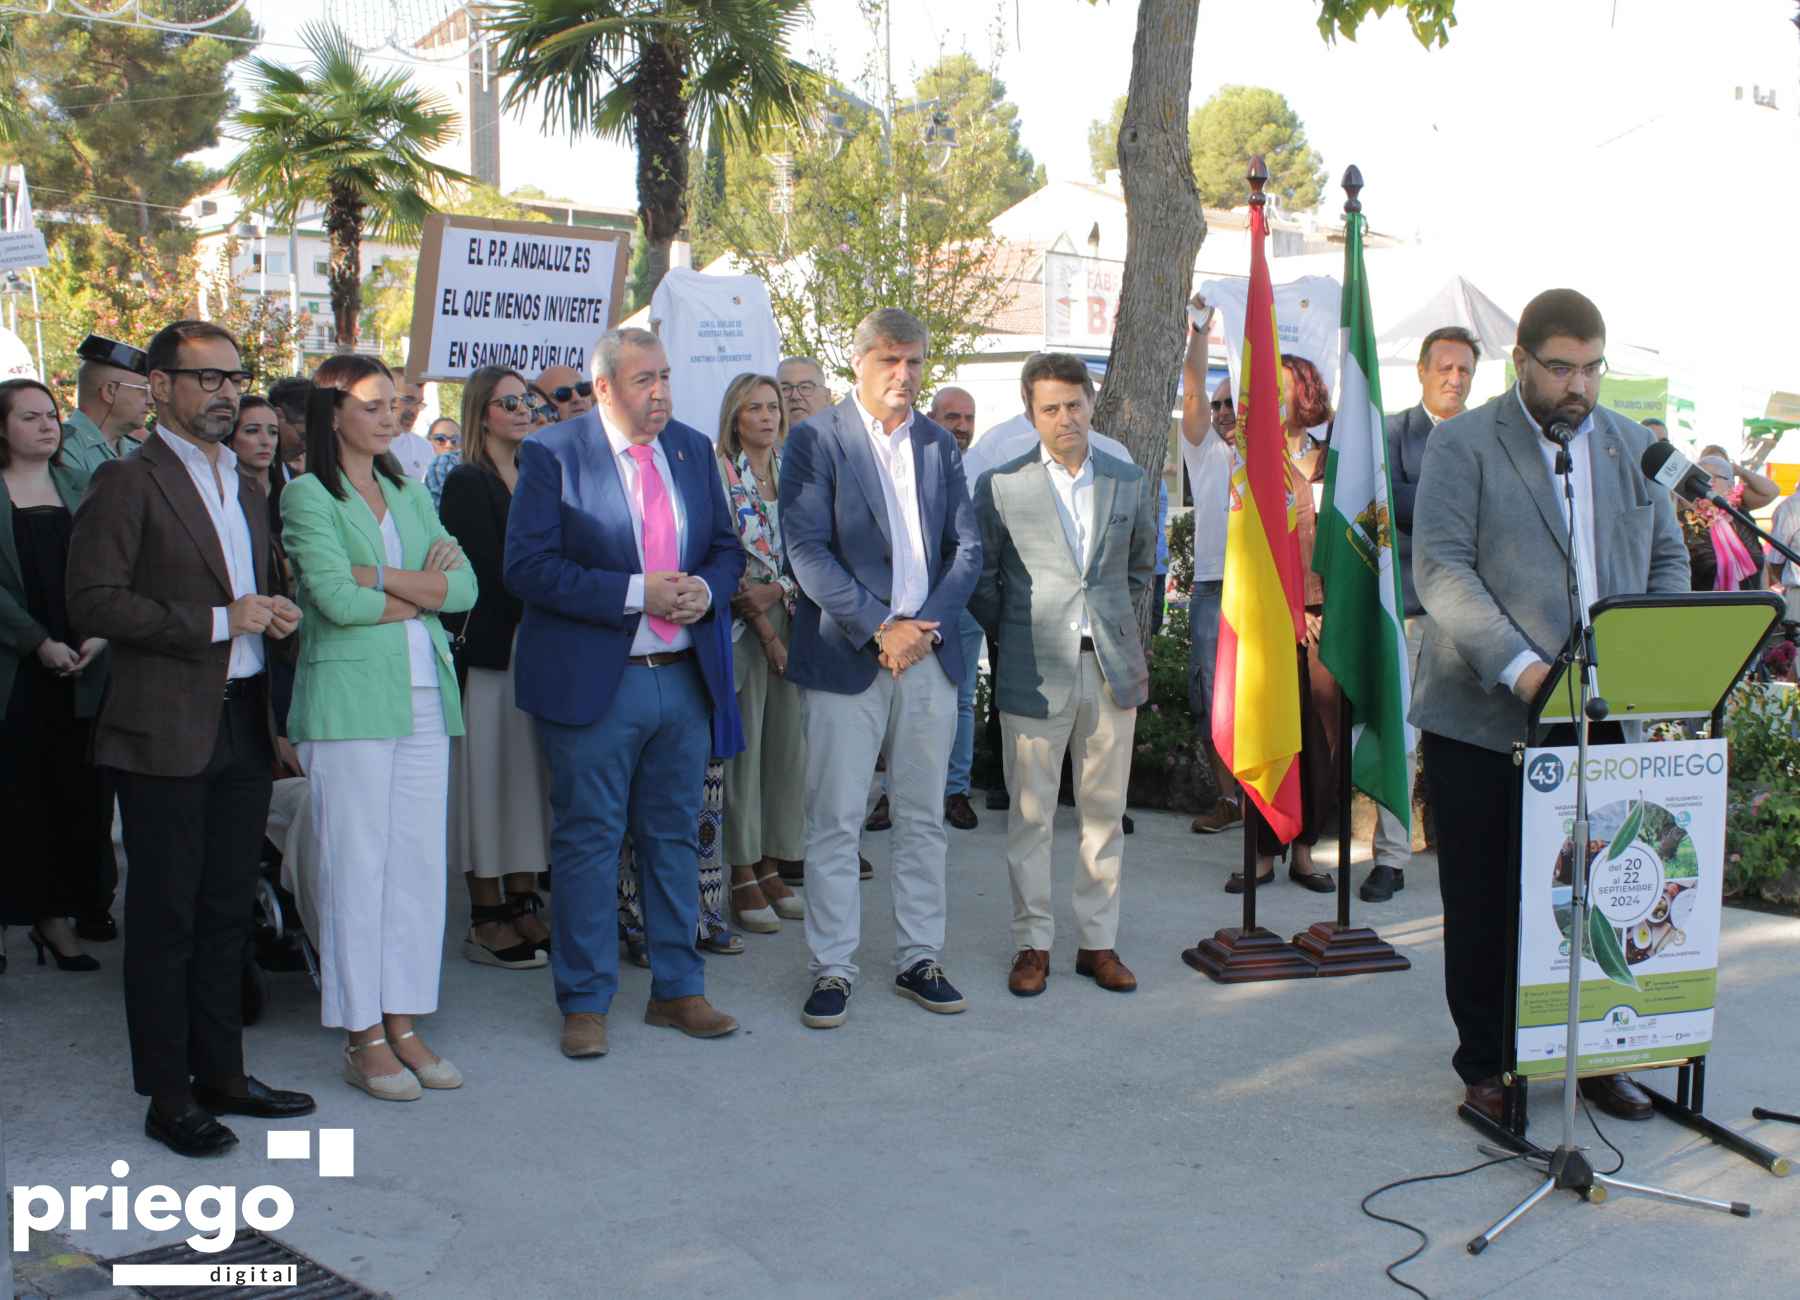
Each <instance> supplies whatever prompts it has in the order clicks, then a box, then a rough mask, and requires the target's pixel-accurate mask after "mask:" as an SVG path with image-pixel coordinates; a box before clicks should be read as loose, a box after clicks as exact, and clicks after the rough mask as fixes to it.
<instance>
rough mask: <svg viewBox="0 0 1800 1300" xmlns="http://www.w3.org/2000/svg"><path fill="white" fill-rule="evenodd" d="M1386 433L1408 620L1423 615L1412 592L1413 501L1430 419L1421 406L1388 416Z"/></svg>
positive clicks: (1403, 604)
mask: <svg viewBox="0 0 1800 1300" xmlns="http://www.w3.org/2000/svg"><path fill="white" fill-rule="evenodd" d="M1385 428H1386V431H1387V454H1388V478H1389V496H1390V504H1391V505H1392V506H1393V511H1394V535H1395V537H1396V538H1397V539H1398V540H1399V543H1400V549H1399V559H1400V590H1401V597H1402V608H1404V609H1405V611H1406V616H1407V617H1408V618H1417V617H1418V616H1419V615H1421V614H1423V613H1424V612H1425V606H1424V605H1422V604H1420V602H1419V594H1418V592H1417V591H1416V590H1414V588H1413V568H1412V548H1413V500H1414V498H1415V497H1416V496H1417V495H1418V491H1419V475H1420V474H1422V473H1423V472H1424V469H1425V439H1427V438H1428V437H1430V436H1431V417H1430V416H1429V415H1427V414H1426V413H1425V405H1424V403H1422V402H1421V403H1420V404H1419V405H1418V406H1415V407H1412V408H1410V409H1409V410H1405V411H1401V412H1399V413H1398V414H1396V415H1390V416H1388V417H1387V420H1386V422H1385Z"/></svg>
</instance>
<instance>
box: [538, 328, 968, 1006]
mask: <svg viewBox="0 0 1800 1300" xmlns="http://www.w3.org/2000/svg"><path fill="white" fill-rule="evenodd" d="M925 347H926V334H925V327H924V326H923V325H921V324H920V323H919V322H918V321H917V320H916V319H915V318H914V317H912V316H910V315H908V314H907V313H906V312H904V311H900V310H898V309H897V308H883V309H882V310H880V311H875V312H871V313H870V314H869V315H868V316H866V317H864V318H863V321H862V323H861V324H859V325H858V326H857V327H856V333H855V336H854V338H853V340H852V342H851V368H852V369H853V370H854V371H855V374H856V386H855V387H854V388H853V389H852V390H851V393H850V396H849V397H847V398H845V399H844V400H843V401H842V402H839V403H838V404H837V405H836V406H834V407H832V408H830V409H829V410H825V411H821V412H819V413H818V414H817V415H815V416H813V417H812V418H811V419H809V420H807V421H806V422H805V423H803V424H801V425H799V426H798V427H797V428H795V429H794V430H793V431H792V432H791V433H789V434H788V440H787V448H786V450H785V452H784V453H783V457H782V467H781V526H782V533H783V535H784V540H785V542H786V545H787V557H788V565H789V567H790V568H791V569H792V570H793V573H794V577H795V579H796V581H798V583H799V584H800V592H801V596H800V601H799V605H798V608H797V609H796V611H795V614H794V623H793V634H792V639H793V645H792V650H791V652H790V654H789V656H788V679H789V680H790V681H792V682H793V683H794V684H795V685H796V686H798V687H800V689H801V691H802V696H803V699H804V701H805V710H806V747H807V753H806V788H807V809H806V942H807V946H808V947H809V948H810V949H811V950H812V974H813V986H812V992H811V995H810V996H809V997H808V999H807V1002H806V1006H805V1009H804V1010H803V1011H802V1013H801V1016H800V1018H801V1021H802V1022H803V1023H805V1024H806V1025H808V1026H810V1027H812V1028H814V1029H831V1028H835V1027H836V1026H838V1025H841V1024H843V1023H844V1018H845V1016H846V1015H847V1013H848V1006H849V1000H850V990H851V987H852V985H853V984H854V982H855V980H856V975H857V968H856V963H855V960H854V958H855V955H856V946H857V941H858V938H859V937H860V933H861V922H862V912H861V899H860V897H859V895H858V891H857V877H858V865H857V840H858V836H859V834H860V832H861V830H862V823H863V816H864V813H865V811H866V809H867V794H868V786H869V771H870V769H872V768H873V767H874V766H875V758H876V755H877V754H878V753H880V752H881V751H882V750H883V749H884V748H885V750H886V752H887V756H888V801H889V806H890V808H891V810H892V817H893V824H894V857H893V888H894V921H895V926H896V928H897V930H898V932H899V933H898V950H897V952H896V954H895V958H896V963H895V964H896V967H897V969H898V971H899V975H898V978H896V980H895V981H894V991H895V992H896V993H898V994H900V995H901V996H902V997H907V998H911V999H912V1000H913V1001H915V1002H917V1003H918V1004H919V1005H920V1006H922V1007H924V1008H925V1009H926V1010H928V1011H936V1012H943V1013H950V1012H957V1011H961V1010H963V1008H964V1006H965V1005H966V1004H965V1002H964V1001H963V997H962V994H960V993H958V992H957V991H956V989H955V988H954V987H953V986H952V985H951V983H950V981H949V980H948V979H946V978H945V976H944V969H943V966H942V965H941V961H942V958H943V951H944V915H945V906H944V851H945V847H946V844H945V835H944V820H943V818H944V778H945V773H946V772H947V770H948V768H949V764H950V745H951V742H952V740H953V739H954V738H955V735H956V687H957V683H959V682H960V681H961V680H962V676H963V673H965V672H972V671H974V666H973V665H965V664H964V663H963V654H962V638H961V637H959V636H957V635H955V629H956V626H957V619H958V617H959V615H960V614H961V613H962V611H963V609H964V608H965V607H966V606H967V605H968V603H969V595H970V593H971V592H973V591H974V589H975V580H976V578H977V577H979V576H980V573H981V542H980V536H979V533H978V531H977V529H976V525H975V512H974V509H973V507H972V506H971V505H970V503H969V491H968V486H967V484H966V483H965V482H964V481H963V471H962V457H961V455H960V454H959V453H958V451H957V446H956V440H955V439H954V438H953V437H951V435H950V434H949V433H948V432H947V431H945V430H944V429H942V428H940V427H939V426H938V425H936V424H934V423H932V422H931V421H930V420H928V419H927V418H925V417H924V416H923V415H920V414H918V413H917V412H915V411H914V410H913V402H914V400H915V399H916V398H917V397H918V395H919V381H920V379H921V377H922V374H923V371H924V364H925ZM946 629H947V630H948V632H949V635H946V634H945V630H946ZM557 888H558V890H559V891H560V890H561V888H562V884H561V881H560V880H559V881H558V882H557Z"/></svg>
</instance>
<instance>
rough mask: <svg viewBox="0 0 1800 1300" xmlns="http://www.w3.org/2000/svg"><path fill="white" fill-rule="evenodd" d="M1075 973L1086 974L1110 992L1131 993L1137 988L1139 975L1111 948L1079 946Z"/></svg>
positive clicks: (1076, 954)
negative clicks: (1133, 972) (1132, 971)
mask: <svg viewBox="0 0 1800 1300" xmlns="http://www.w3.org/2000/svg"><path fill="white" fill-rule="evenodd" d="M1075 973H1076V974H1077V975H1086V976H1087V977H1088V978H1089V979H1091V980H1093V981H1094V983H1096V984H1098V985H1099V986H1100V987H1101V988H1103V989H1105V990H1106V991H1107V992H1108V993H1130V992H1131V991H1132V990H1134V989H1136V988H1137V976H1136V975H1133V974H1132V973H1131V967H1129V966H1127V965H1126V964H1125V963H1124V962H1122V961H1120V960H1119V954H1118V953H1116V952H1114V951H1113V950H1112V949H1111V948H1077V949H1076V950H1075Z"/></svg>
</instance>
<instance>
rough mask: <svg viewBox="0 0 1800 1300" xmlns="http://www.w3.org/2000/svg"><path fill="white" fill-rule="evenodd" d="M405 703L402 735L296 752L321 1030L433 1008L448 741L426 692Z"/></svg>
mask: <svg viewBox="0 0 1800 1300" xmlns="http://www.w3.org/2000/svg"><path fill="white" fill-rule="evenodd" d="M412 704H413V734H412V735H410V736H396V737H394V738H393V739H391V740H313V741H307V742H306V743H305V744H302V745H301V746H300V762H301V765H302V766H303V767H305V768H306V777H307V781H308V782H309V783H310V784H311V786H312V816H313V828H314V832H315V835H316V837H317V842H318V845H319V851H320V856H321V860H320V870H319V886H318V888H319V928H318V931H317V932H316V933H315V934H314V935H313V938H314V939H315V940H316V941H317V943H318V947H319V967H320V969H319V982H320V1007H319V1018H320V1020H321V1021H322V1022H323V1023H324V1024H325V1025H327V1026H329V1027H332V1028H337V1029H367V1028H369V1027H370V1026H372V1025H376V1024H379V1023H380V1022H381V1017H382V1015H383V1014H384V1013H385V1014H390V1015H402V1016H423V1015H429V1014H430V1013H431V1012H433V1011H436V1010H437V1000H438V976H439V974H440V972H441V969H442V966H443V958H444V895H445V891H446V889H447V888H448V876H447V875H446V868H445V864H444V827H445V799H446V794H445V792H446V790H447V789H448V787H449V776H450V739H449V737H448V736H446V735H445V734H444V711H443V702H442V701H441V700H440V699H439V698H438V692H437V690H436V689H435V688H433V687H415V688H414V689H413V693H412Z"/></svg>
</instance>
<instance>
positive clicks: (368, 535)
mask: <svg viewBox="0 0 1800 1300" xmlns="http://www.w3.org/2000/svg"><path fill="white" fill-rule="evenodd" d="M396 406H397V402H396V398H395V392H394V380H393V376H392V374H391V373H390V372H389V370H388V368H387V367H386V366H384V365H382V364H381V362H379V361H376V360H374V359H373V358H370V357H364V356H354V355H351V356H337V357H333V358H331V359H330V360H329V361H327V362H325V363H324V364H323V365H321V366H320V367H319V369H318V371H317V373H315V374H314V375H313V391H312V395H311V397H310V398H309V399H308V401H307V412H306V464H307V467H308V472H307V473H305V474H303V475H301V476H300V477H299V478H297V479H295V480H294V481H293V482H292V483H290V484H288V486H287V489H286V491H285V492H284V493H283V510H282V540H283V542H284V543H285V544H286V546H287V550H288V554H289V556H290V557H292V559H293V562H294V568H295V571H296V572H297V574H298V579H299V591H298V596H299V600H300V607H301V609H302V611H303V614H304V617H303V618H302V619H301V623H300V628H301V631H300V670H299V676H298V678H297V680H296V681H295V683H294V704H293V709H292V711H291V712H290V714H289V716H288V731H289V734H290V735H291V736H292V737H293V738H294V739H295V740H296V741H298V742H300V761H301V763H302V764H303V765H304V766H305V768H306V775H307V780H308V783H309V784H310V786H311V791H312V817H313V825H314V828H315V831H316V833H317V837H318V842H319V844H320V846H321V855H320V856H321V863H320V880H319V885H318V889H319V899H320V913H321V914H320V918H319V921H320V930H321V931H322V933H320V934H318V935H315V936H314V937H315V938H316V939H317V940H318V944H319V957H320V967H321V969H320V989H321V993H322V999H321V1003H322V1005H321V1018H322V1019H323V1021H324V1023H325V1024H326V1025H328V1026H334V1027H338V1028H342V1029H345V1030H347V1031H348V1034H349V1042H348V1044H347V1045H346V1047H345V1049H344V1079H345V1081H346V1082H347V1083H349V1084H350V1085H351V1086H352V1087H355V1088H359V1089H361V1090H362V1091H364V1092H366V1093H368V1094H369V1095H370V1096H372V1097H376V1098H379V1099H381V1100H384V1101H412V1100H413V1099H415V1098H417V1097H418V1096H419V1095H420V1087H421V1085H423V1086H424V1087H427V1088H455V1087H459V1086H461V1084H462V1075H461V1073H460V1072H458V1071H457V1069H456V1067H455V1066H453V1065H451V1064H450V1063H449V1062H447V1061H445V1060H442V1059H441V1058H439V1057H438V1056H437V1055H435V1054H434V1053H433V1052H432V1051H431V1050H430V1049H429V1048H428V1047H426V1045H425V1043H424V1041H423V1040H421V1039H420V1038H419V1037H418V1034H417V1031H416V1030H415V1029H414V1027H413V1018H414V1017H415V1016H421V1015H429V1014H430V1013H431V1012H433V1011H435V1010H437V999H438V980H439V976H440V974H441V966H442V956H443V944H444V894H445V864H444V818H445V788H446V784H447V778H448V774H449V766H450V740H449V738H450V737H451V736H453V735H459V734H461V732H462V709H461V706H460V703H459V701H458V698H457V691H456V673H455V669H454V667H453V666H452V662H451V658H450V643H449V640H448V638H446V636H445V634H444V629H443V626H442V624H441V623H440V622H439V621H438V614H439V612H440V611H449V612H452V613H455V612H460V611H463V610H466V609H468V608H469V607H470V606H471V605H473V604H474V603H475V593H476V587H475V574H474V571H473V570H472V569H471V568H469V566H468V564H467V562H466V561H465V560H464V559H463V556H462V552H461V551H460V550H459V549H458V548H457V545H456V542H455V540H454V539H453V538H452V537H451V536H450V535H449V533H447V532H446V531H445V530H444V527H443V525H442V524H440V523H439V522H438V517H437V511H435V510H434V509H432V506H431V498H430V496H428V495H427V494H426V492H425V488H424V485H423V484H420V483H415V482H413V481H412V480H410V479H408V478H407V477H406V475H405V474H404V473H402V472H401V469H400V466H399V464H398V463H397V462H396V461H395V460H394V458H393V456H392V455H391V454H389V452H388V448H389V446H390V445H391V444H392V443H393V441H394V437H395V434H396V433H397V431H398V428H399V426H398V424H397V422H396V418H395V410H396Z"/></svg>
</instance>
